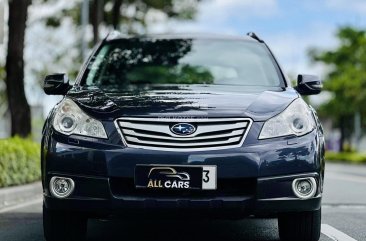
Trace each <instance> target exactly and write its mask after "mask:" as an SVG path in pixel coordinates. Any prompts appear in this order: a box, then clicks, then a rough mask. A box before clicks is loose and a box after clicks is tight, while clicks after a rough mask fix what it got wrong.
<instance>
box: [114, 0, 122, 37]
mask: <svg viewBox="0 0 366 241" xmlns="http://www.w3.org/2000/svg"><path fill="white" fill-rule="evenodd" d="M121 6H122V0H114V4H113V10H112V25H113V28H114V29H116V30H118V29H119V18H120V10H121Z"/></svg>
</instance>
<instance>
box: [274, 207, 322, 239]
mask: <svg viewBox="0 0 366 241" xmlns="http://www.w3.org/2000/svg"><path fill="white" fill-rule="evenodd" d="M320 226H321V209H319V210H316V211H311V212H298V213H283V214H280V215H279V217H278V229H279V234H280V239H281V241H295V240H296V241H318V240H319V238H320Z"/></svg>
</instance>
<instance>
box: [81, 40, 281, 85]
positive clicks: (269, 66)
mask: <svg viewBox="0 0 366 241" xmlns="http://www.w3.org/2000/svg"><path fill="white" fill-rule="evenodd" d="M84 83H86V85H89V86H98V87H103V86H105V87H111V86H113V87H119V86H125V85H141V84H214V85H243V86H281V78H280V75H279V72H278V69H277V65H276V64H275V63H274V61H273V58H272V56H271V55H270V53H269V51H268V49H267V48H266V47H265V46H264V45H263V44H259V43H256V42H249V41H244V40H208V39H207V40H194V39H158V40H157V39H136V38H133V39H124V40H115V41H112V42H110V43H107V44H106V45H104V46H103V47H102V48H101V49H100V50H99V52H98V53H97V55H96V56H95V57H94V58H93V59H92V61H91V62H90V64H89V66H88V70H87V75H86V82H84Z"/></svg>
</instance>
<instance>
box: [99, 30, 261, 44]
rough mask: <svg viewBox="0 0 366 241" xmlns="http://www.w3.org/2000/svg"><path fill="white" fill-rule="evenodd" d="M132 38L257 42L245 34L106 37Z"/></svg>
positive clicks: (115, 35) (110, 36)
mask: <svg viewBox="0 0 366 241" xmlns="http://www.w3.org/2000/svg"><path fill="white" fill-rule="evenodd" d="M130 38H142V39H185V38H189V39H222V40H246V41H254V42H258V41H257V40H255V39H253V38H252V37H249V36H247V35H245V34H243V36H235V35H225V34H212V33H162V34H146V35H124V34H121V33H120V32H118V31H113V32H111V33H110V34H108V36H107V37H106V40H107V41H111V40H117V39H130Z"/></svg>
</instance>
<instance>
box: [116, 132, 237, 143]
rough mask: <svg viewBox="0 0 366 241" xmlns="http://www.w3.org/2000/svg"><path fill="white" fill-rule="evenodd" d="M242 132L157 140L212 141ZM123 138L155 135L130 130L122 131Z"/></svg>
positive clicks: (152, 136) (162, 137)
mask: <svg viewBox="0 0 366 241" xmlns="http://www.w3.org/2000/svg"><path fill="white" fill-rule="evenodd" d="M243 133H244V130H234V131H231V132H230V133H228V134H223V135H210V136H197V137H167V136H159V139H163V140H171V141H182V142H183V141H195V140H207V139H214V138H223V137H233V136H239V135H243ZM122 134H123V135H124V136H126V137H127V136H133V137H145V138H156V137H157V135H149V134H142V133H138V132H136V131H134V130H131V129H124V130H123V133H122Z"/></svg>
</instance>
